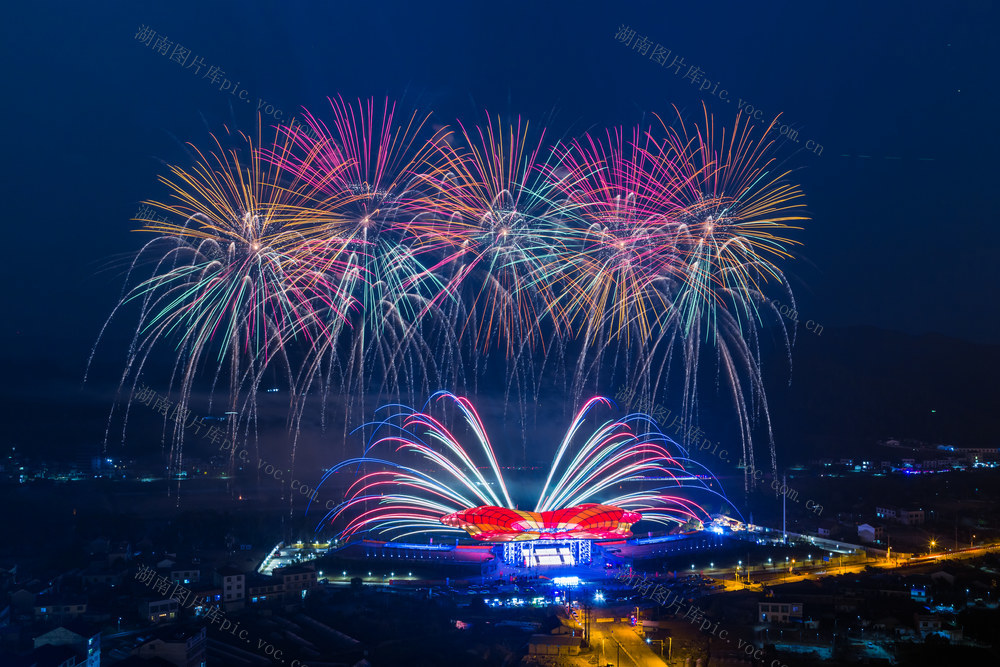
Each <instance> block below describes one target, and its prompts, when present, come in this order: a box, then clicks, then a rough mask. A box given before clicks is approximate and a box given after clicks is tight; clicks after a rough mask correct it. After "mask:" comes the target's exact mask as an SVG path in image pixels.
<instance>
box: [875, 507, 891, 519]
mask: <svg viewBox="0 0 1000 667" xmlns="http://www.w3.org/2000/svg"><path fill="white" fill-rule="evenodd" d="M875 516H876V517H878V518H879V519H895V518H896V508H895V507H890V506H888V505H886V506H884V507H875Z"/></svg>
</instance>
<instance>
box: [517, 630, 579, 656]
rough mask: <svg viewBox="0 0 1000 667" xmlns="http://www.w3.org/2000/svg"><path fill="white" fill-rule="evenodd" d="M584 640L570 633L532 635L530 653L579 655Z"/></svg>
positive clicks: (529, 644) (529, 642)
mask: <svg viewBox="0 0 1000 667" xmlns="http://www.w3.org/2000/svg"><path fill="white" fill-rule="evenodd" d="M582 642H583V640H582V639H581V638H580V637H572V636H570V635H531V639H529V640H528V655H579V654H580V645H581V643H582Z"/></svg>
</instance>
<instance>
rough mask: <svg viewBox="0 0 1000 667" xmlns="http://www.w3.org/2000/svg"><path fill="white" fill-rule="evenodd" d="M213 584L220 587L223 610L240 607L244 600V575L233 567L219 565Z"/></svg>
mask: <svg viewBox="0 0 1000 667" xmlns="http://www.w3.org/2000/svg"><path fill="white" fill-rule="evenodd" d="M215 585H216V586H218V587H219V588H221V589H222V607H223V609H224V610H225V611H232V610H236V609H242V608H243V606H244V604H245V601H246V575H245V574H244V573H243V572H242V571H240V570H237V569H236V568H235V567H229V566H228V565H227V566H225V567H220V568H219V569H217V570H216V571H215Z"/></svg>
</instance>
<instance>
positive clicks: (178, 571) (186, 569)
mask: <svg viewBox="0 0 1000 667" xmlns="http://www.w3.org/2000/svg"><path fill="white" fill-rule="evenodd" d="M167 569H169V570H170V575H169V576H168V577H167V579H169V580H170V581H172V582H174V583H175V584H196V583H198V582H199V581H201V570H199V569H198V568H197V567H195V566H194V565H191V564H185V565H177V564H174V565H171V566H170V567H169V568H167Z"/></svg>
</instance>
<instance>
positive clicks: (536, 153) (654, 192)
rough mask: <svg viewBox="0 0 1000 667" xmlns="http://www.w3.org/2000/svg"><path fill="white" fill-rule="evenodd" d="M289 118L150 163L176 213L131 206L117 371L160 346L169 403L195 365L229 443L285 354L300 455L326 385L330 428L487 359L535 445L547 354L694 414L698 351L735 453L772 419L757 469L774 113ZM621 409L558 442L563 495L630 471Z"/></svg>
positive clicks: (569, 368) (560, 366) (368, 113)
mask: <svg viewBox="0 0 1000 667" xmlns="http://www.w3.org/2000/svg"><path fill="white" fill-rule="evenodd" d="M678 116H680V114H679V113H678ZM305 118H306V120H307V125H306V127H305V128H303V129H295V128H285V127H282V128H277V129H276V139H275V140H274V141H273V142H271V143H269V144H266V145H265V144H264V143H263V142H262V141H261V130H260V128H259V126H258V129H257V131H256V134H255V136H254V137H253V138H251V137H249V136H247V135H244V134H241V133H234V132H228V130H227V133H226V136H222V137H213V146H212V150H211V151H209V152H204V153H203V152H202V151H200V150H198V149H197V148H193V147H192V148H193V151H194V153H193V154H194V156H195V157H196V160H195V164H194V166H192V167H188V168H186V167H179V166H173V167H170V168H169V173H168V175H166V176H164V177H161V179H160V180H161V182H162V183H163V185H164V186H166V188H167V189H168V190H169V191H170V193H171V199H170V200H169V201H168V202H167V203H155V202H149V203H148V205H149V206H151V207H152V208H154V209H156V210H157V211H158V212H160V213H165V214H166V217H167V220H166V221H164V220H161V219H153V217H152V216H150V217H149V218H148V219H145V220H140V222H143V223H144V226H143V229H142V231H144V232H149V233H153V234H155V235H156V238H155V239H154V240H153V241H151V242H149V243H147V244H145V245H144V246H143V247H142V249H141V250H140V252H139V253H138V256H137V258H136V259H135V261H134V262H133V263H132V266H131V267H130V269H129V273H128V277H127V284H128V288H127V289H126V291H125V292H124V293H123V297H122V300H121V302H120V303H119V304H118V306H117V307H116V308H115V309H114V311H113V312H112V315H111V317H112V318H115V317H120V316H121V313H122V312H123V311H124V309H126V308H131V307H133V306H135V307H137V308H138V309H139V326H138V327H137V331H136V334H135V336H134V338H133V340H132V342H131V345H130V348H129V351H128V354H127V360H126V366H125V370H124V372H123V375H122V379H121V388H125V387H127V386H128V385H129V383H131V386H132V388H133V390H134V388H135V386H136V381H137V379H138V377H139V374H140V373H141V372H142V370H143V368H144V366H145V364H146V362H147V360H148V359H149V358H150V355H151V354H153V351H154V349H161V348H163V347H165V346H166V345H167V344H172V345H173V356H174V364H173V371H172V373H173V378H172V380H171V386H172V387H173V386H176V387H177V388H178V389H179V390H180V393H181V401H180V405H181V407H182V408H187V407H189V404H190V397H191V390H192V386H193V382H194V380H195V378H201V377H204V378H206V379H208V380H209V384H210V386H211V390H212V393H215V390H216V388H217V386H218V387H220V388H222V389H224V391H225V392H227V398H226V407H227V408H228V409H229V411H231V412H234V413H237V414H238V415H239V419H238V420H235V421H234V422H233V423H232V424H230V427H229V428H230V432H229V437H230V438H231V439H235V438H236V437H237V431H238V430H241V431H242V435H243V437H250V436H251V435H252V433H253V427H252V425H253V424H254V423H255V415H256V409H257V408H256V402H255V399H254V394H255V392H256V389H257V386H258V385H259V382H260V378H261V376H262V374H263V373H264V372H265V371H271V370H274V371H275V372H281V373H282V374H283V375H286V376H287V381H288V385H289V388H290V392H289V396H290V399H289V401H290V403H289V429H290V433H291V443H292V458H293V461H294V455H295V448H296V446H297V442H298V438H299V434H300V432H301V429H302V420H303V418H304V415H305V414H306V411H307V410H308V409H309V407H310V406H313V405H316V404H317V403H318V406H319V409H320V415H321V422H322V424H323V426H324V428H325V426H326V406H327V404H328V403H329V402H330V401H331V399H332V398H335V397H336V396H342V397H344V398H343V403H344V404H345V408H344V412H345V414H344V420H345V422H344V423H345V427H344V428H345V436H346V432H347V428H348V426H347V424H349V423H352V422H355V421H356V420H354V419H352V415H356V414H357V413H359V412H360V413H363V414H367V410H366V408H365V402H366V401H371V400H372V398H373V397H374V400H377V401H379V402H382V401H383V400H385V398H391V399H393V400H397V401H400V402H403V401H406V402H408V403H410V404H412V403H414V402H415V401H416V399H417V397H418V396H425V395H427V394H428V393H429V392H430V391H431V389H432V388H436V387H442V386H444V387H448V388H450V389H452V390H453V391H460V392H463V393H469V394H472V395H475V394H476V393H477V392H478V390H479V386H480V383H481V382H483V383H487V382H491V381H493V377H496V378H498V379H502V381H503V382H504V392H505V393H504V410H505V416H506V410H507V409H508V406H510V405H512V404H514V402H515V401H516V402H517V404H518V405H519V407H520V415H521V418H522V421H521V428H522V442H523V445H524V449H523V452H522V457H523V458H524V459H527V457H528V452H527V443H528V440H529V438H528V426H527V421H528V420H527V419H526V418H525V416H526V415H527V414H528V413H529V405H531V404H533V403H537V399H538V397H539V395H540V391H541V387H542V386H543V376H545V377H547V375H546V374H547V373H548V374H553V373H555V374H557V375H560V377H559V378H557V381H561V382H562V383H563V384H564V385H565V387H566V390H567V393H568V396H569V398H570V401H568V402H567V403H568V404H570V405H579V404H582V403H583V402H584V400H583V399H584V397H585V396H587V395H591V394H593V393H599V392H600V390H601V389H602V388H604V386H605V383H606V382H608V381H610V382H612V383H614V384H619V383H622V384H624V385H625V386H627V387H628V388H629V389H630V390H632V391H635V392H636V393H637V395H640V396H642V397H643V398H644V399H645V400H648V401H651V402H658V399H659V397H661V396H666V395H667V394H668V393H675V394H676V393H680V394H681V395H682V401H681V402H682V412H683V419H684V421H686V422H688V423H695V422H697V419H698V401H699V397H700V396H702V395H703V394H704V393H705V389H711V388H712V386H711V385H712V384H713V383H712V382H710V381H708V380H707V377H708V376H707V375H706V374H708V373H710V372H713V371H714V373H715V379H714V385H715V387H714V389H715V392H716V393H717V394H720V393H722V394H724V395H725V396H726V397H727V399H728V400H729V401H730V402H731V404H732V411H733V414H734V415H735V417H736V419H737V421H738V425H739V430H740V433H741V437H742V440H743V449H744V459H745V460H747V461H748V462H751V463H752V462H753V461H754V451H753V449H754V447H753V442H752V435H753V433H754V431H755V429H756V428H757V427H758V426H759V425H763V426H764V428H765V429H766V431H767V433H768V438H769V440H771V452H770V454H771V462H772V467H773V466H774V464H775V460H774V448H773V438H771V437H770V432H771V426H770V415H769V412H768V409H767V402H766V398H765V396H764V392H763V386H764V384H763V375H762V372H761V367H760V359H761V354H760V345H761V329H762V327H763V326H765V324H771V323H773V322H777V323H779V324H780V326H781V328H780V332H781V333H782V335H783V336H784V342H785V344H786V346H787V347H788V348H789V351H790V347H791V344H792V342H793V339H790V337H789V333H788V330H787V329H786V328H785V323H784V322H783V321H782V320H781V318H780V317H779V316H776V314H775V313H774V308H773V306H772V305H770V303H771V301H770V299H769V298H768V292H770V291H774V290H776V289H777V290H781V291H784V292H785V293H786V294H787V296H788V298H789V299H791V298H792V297H791V294H790V292H789V291H788V284H787V281H786V280H785V278H784V274H783V273H782V268H781V265H782V264H783V263H784V262H785V261H787V260H789V259H791V258H792V257H793V249H794V247H795V246H796V245H797V242H796V241H795V240H794V239H793V238H792V237H793V236H794V232H795V231H797V230H799V229H800V228H801V224H800V223H801V222H802V221H804V220H805V219H806V217H805V215H804V214H803V213H802V211H801V209H802V199H803V197H802V193H801V191H800V190H799V188H798V187H797V186H795V185H794V184H792V183H791V182H789V176H790V173H789V172H788V171H787V170H784V169H782V168H781V167H780V165H779V163H778V161H777V159H776V157H775V155H774V142H773V141H772V139H773V134H774V131H775V127H776V124H775V123H772V124H771V125H770V126H769V127H768V128H767V129H766V130H765V131H764V132H763V134H760V133H759V131H758V129H757V128H756V127H754V126H752V125H751V124H749V123H748V122H747V121H746V119H744V118H743V117H742V116H739V115H738V116H737V117H736V121H735V123H734V124H733V125H732V126H731V127H730V126H721V125H720V128H719V129H717V128H716V124H715V120H714V118H712V117H711V116H710V115H709V114H708V112H707V109H706V110H705V111H704V120H703V122H702V123H697V124H694V125H687V126H685V125H684V123H683V119H682V122H681V125H680V126H679V128H677V129H675V128H674V127H671V126H668V124H667V123H666V122H664V121H663V119H662V118H660V117H659V116H657V119H658V121H659V122H658V125H657V124H656V123H654V124H653V125H651V126H637V127H635V128H631V129H622V128H618V129H613V130H610V131H607V132H605V133H593V134H588V135H585V136H583V137H582V138H580V139H577V140H574V141H569V142H566V143H556V144H555V145H554V146H551V147H550V146H548V145H547V144H546V141H545V134H546V133H545V131H543V130H536V129H535V128H533V127H532V128H529V125H528V123H527V122H525V121H523V120H521V119H520V118H517V119H515V120H513V121H512V122H509V123H505V122H504V121H502V120H501V119H499V118H488V119H487V121H486V122H484V123H482V124H481V125H478V126H467V125H464V124H462V123H461V122H459V123H458V125H457V129H456V131H454V132H453V131H452V130H450V129H448V128H447V127H444V128H440V129H438V130H433V129H432V126H431V125H430V123H429V115H420V114H418V113H415V112H414V113H412V114H410V115H407V114H405V113H400V112H398V111H397V108H396V105H395V104H393V103H391V102H390V101H389V100H385V101H384V102H378V103H376V102H375V101H374V100H373V99H368V100H359V101H358V102H357V103H356V104H354V103H348V102H346V101H345V100H344V99H342V98H340V97H337V98H332V99H330V110H329V111H328V112H327V114H326V115H313V114H312V113H309V112H306V114H305ZM146 264H149V265H151V266H152V270H151V272H150V274H149V275H148V276H144V277H141V278H139V279H138V280H137V281H134V279H135V277H137V276H140V275H141V274H140V267H142V266H145V265H146ZM105 326H107V325H105ZM104 330H105V329H103V328H102V331H101V336H102V337H103V335H104ZM99 340H100V339H99ZM95 347H96V346H95ZM713 355H714V360H713V359H712V356H713ZM712 361H714V363H710V362H712ZM498 368H499V369H502V370H501V371H500V372H498V371H497V370H496V369H498ZM131 393H132V392H131V391H129V392H128V394H129V395H131ZM593 407H594V406H593V405H592V406H591V408H593ZM591 408H588V409H591ZM127 410H128V407H127V403H126V407H125V415H126V417H125V420H124V421H123V433H124V428H125V424H126V423H127ZM466 417H468V415H467V416H466ZM418 424H421V422H419V421H416V422H413V423H412V425H413V426H414V427H416V426H417V425H418ZM110 425H111V420H110V418H109V432H110ZM480 426H481V425H480ZM605 426H606V427H607V428H612V427H613V423H608V424H606V425H605ZM370 427H372V425H366V426H364V427H363V428H370ZM421 427H422V428H425V429H428V430H429V432H434V433H439V432H442V431H441V429H443V428H444V427H443V425H441V424H438V425H433V424H421ZM622 428H624V427H622ZM616 429H619V427H617V426H614V427H613V428H612V431H609V432H608V433H607V434H606V437H604V436H602V437H597V435H596V433H595V436H594V437H596V438H597V439H596V440H595V441H594V443H592V444H587V445H586V447H585V448H587V449H588V451H591V454H592V457H591V458H587V459H580V458H578V456H577V455H571V454H569V453H562V452H560V454H559V455H558V459H557V464H558V466H562V465H564V464H565V465H567V466H569V467H568V468H567V469H566V470H562V469H561V468H560V470H562V471H561V472H560V473H559V476H550V479H549V480H548V481H547V482H546V486H545V488H546V493H552V494H555V495H554V496H553V497H554V498H556V499H558V501H559V503H560V504H561V503H562V501H564V500H570V499H579V498H581V497H582V496H581V493H582V491H581V490H580V489H581V487H580V485H579V483H578V482H579V480H589V481H590V482H593V481H594V480H595V479H598V478H601V479H606V480H607V479H614V477H613V475H612V477H610V478H609V477H607V475H611V474H612V472H611V471H613V470H618V471H619V473H620V474H622V475H624V476H625V477H628V474H627V473H625V472H622V470H623V468H621V467H620V466H618V464H617V461H618V459H617V458H616V457H617V456H618V454H616V453H615V452H617V451H618V450H617V449H616V448H617V446H618V445H617V443H619V442H625V441H628V437H627V435H626V431H625V430H620V429H619V430H616ZM174 433H175V438H174V440H175V443H176V446H175V448H174V449H172V450H171V466H172V467H173V468H176V467H177V466H178V465H179V462H180V458H179V457H180V451H181V449H180V447H179V445H180V444H181V443H182V441H183V436H182V429H181V430H180V431H178V430H177V429H175V431H174ZM478 437H480V438H485V431H482V432H481V433H480V434H479V436H478ZM365 439H366V438H363V440H365ZM346 440H347V439H346V437H345V443H346ZM588 442H589V441H588ZM434 444H435V446H441V444H442V443H441V442H437V441H435V443H434ZM345 446H346V444H345ZM650 447H651V448H650V449H648V450H646V451H644V453H643V456H645V457H647V458H649V457H654V454H655V453H656V452H658V451H659V450H657V449H656V448H655V447H653V446H652V445H650ZM407 451H408V452H409V453H410V454H414V453H415V451H411V450H407ZM664 451H670V448H669V447H667V449H666V450H664ZM654 458H655V457H654ZM665 461H666V459H665ZM650 465H653V464H650ZM664 465H667V463H664ZM554 470H555V468H554V469H553V475H555V472H554ZM641 472H642V471H641V470H636V471H633V473H635V474H640V473H641ZM567 475H568V476H567ZM625 477H623V479H624V478H625ZM495 481H496V480H494V482H495ZM412 483H417V482H412ZM508 500H509V499H508ZM366 502H367V501H366ZM505 502H506V501H505ZM553 502H556V501H553ZM542 504H543V505H544V506H546V507H548V506H549V504H550V503H547V502H546V503H542ZM400 511H402V510H400Z"/></svg>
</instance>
